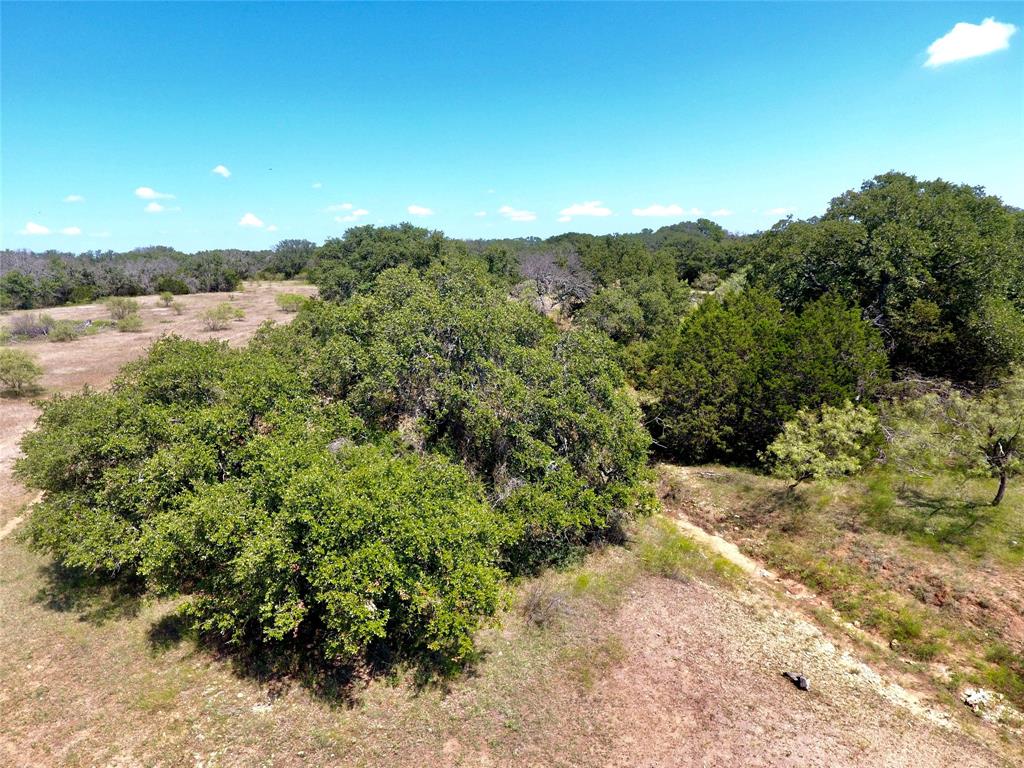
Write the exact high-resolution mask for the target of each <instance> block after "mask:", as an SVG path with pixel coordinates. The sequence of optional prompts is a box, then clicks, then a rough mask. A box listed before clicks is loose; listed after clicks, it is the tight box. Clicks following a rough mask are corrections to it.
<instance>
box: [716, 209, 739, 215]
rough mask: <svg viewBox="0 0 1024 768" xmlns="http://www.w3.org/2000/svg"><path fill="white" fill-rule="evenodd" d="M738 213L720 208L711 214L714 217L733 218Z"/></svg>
mask: <svg viewBox="0 0 1024 768" xmlns="http://www.w3.org/2000/svg"><path fill="white" fill-rule="evenodd" d="M734 213H736V211H730V210H729V209H728V208H718V209H716V210H714V211H712V212H711V215H712V216H732V215H733V214H734Z"/></svg>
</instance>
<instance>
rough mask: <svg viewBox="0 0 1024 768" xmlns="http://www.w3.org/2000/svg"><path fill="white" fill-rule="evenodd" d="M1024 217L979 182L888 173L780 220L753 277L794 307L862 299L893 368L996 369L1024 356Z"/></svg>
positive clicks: (986, 372) (980, 373) (959, 372)
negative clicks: (815, 216) (831, 298)
mask: <svg viewBox="0 0 1024 768" xmlns="http://www.w3.org/2000/svg"><path fill="white" fill-rule="evenodd" d="M1018 221H1019V214H1015V212H1014V211H1013V209H1010V208H1009V207H1007V206H1005V205H1003V204H1002V202H1001V201H1000V200H999V199H998V198H996V197H992V196H989V195H985V193H984V190H983V189H981V188H980V187H969V186H966V185H955V184H950V183H948V182H945V181H941V180H938V181H919V180H918V179H916V178H914V177H913V176H908V175H905V174H900V173H888V174H884V175H881V176H877V177H875V178H874V179H872V180H870V181H867V182H865V183H864V184H863V185H862V186H861V189H860V190H859V191H849V192H847V193H845V194H844V195H841V196H840V197H837V198H835V199H834V200H833V201H832V203H831V204H830V206H829V208H828V211H827V212H826V214H825V216H824V217H822V218H821V219H820V220H815V221H806V222H792V221H786V222H781V223H780V224H778V225H776V227H774V228H773V229H772V230H771V231H770V232H768V233H766V234H765V235H764V236H763V237H762V238H761V239H760V241H759V242H758V244H757V246H756V249H755V251H756V252H755V257H754V259H753V267H752V271H751V275H752V277H753V279H754V281H755V282H759V283H761V284H763V285H765V286H767V287H768V288H770V289H771V290H772V291H773V292H774V293H775V295H776V296H778V298H779V299H780V300H781V301H782V303H783V305H784V306H786V307H788V308H791V309H799V308H800V307H803V306H804V305H806V304H807V303H808V302H811V301H813V300H815V299H816V298H818V297H819V296H821V295H823V294H824V293H826V292H833V293H836V294H838V295H840V296H842V297H843V298H845V299H846V300H847V301H850V302H852V303H854V304H855V305H857V306H859V307H860V308H861V310H862V311H863V313H864V315H865V316H866V317H867V318H869V319H870V320H871V322H872V323H873V324H875V325H876V326H877V327H878V328H879V329H880V330H881V331H882V333H883V336H884V338H885V339H886V342H887V346H888V349H889V352H890V355H891V359H892V361H893V363H894V364H895V365H909V366H912V367H914V368H915V369H917V370H918V371H921V372H923V373H927V374H941V375H948V376H954V377H959V378H968V379H977V378H982V379H986V378H992V377H993V376H997V375H999V374H1000V373H1001V372H1005V370H1006V369H1007V367H1008V366H1009V365H1010V364H1012V363H1013V362H1014V361H1021V360H1024V314H1022V313H1024V301H1022V298H1021V288H1020V285H1021V281H1022V280H1024V268H1022V266H1021V265H1022V264H1024V239H1022V238H1020V236H1019V233H1018V231H1017V222H1018Z"/></svg>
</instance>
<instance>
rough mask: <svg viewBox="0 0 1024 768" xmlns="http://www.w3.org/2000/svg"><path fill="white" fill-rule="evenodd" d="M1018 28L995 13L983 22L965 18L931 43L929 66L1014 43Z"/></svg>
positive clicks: (966, 57) (992, 51) (991, 50)
mask: <svg viewBox="0 0 1024 768" xmlns="http://www.w3.org/2000/svg"><path fill="white" fill-rule="evenodd" d="M1016 32H1017V27H1015V26H1014V25H1013V24H1004V23H1003V22H1001V21H996V20H995V19H994V18H992V17H991V16H990V17H989V18H987V19H985V20H984V21H983V22H981V24H970V23H968V22H966V21H961V22H958V23H956V24H954V25H953V28H952V29H951V30H949V32H947V33H946V34H944V35H943V36H942V37H940V38H939V39H938V40H936V41H935V42H934V43H932V44H931V45H929V46H928V61H926V62H925V63H924V65H925V66H926V67H932V68H935V67H941V66H942V65H943V64H949V63H950V62H954V61H962V60H963V59H973V58H975V57H976V56H986V55H987V54H990V53H995V52H996V51H1003V50H1006V49H1007V48H1009V47H1010V38H1011V37H1012V36H1013V35H1014V34H1015V33H1016Z"/></svg>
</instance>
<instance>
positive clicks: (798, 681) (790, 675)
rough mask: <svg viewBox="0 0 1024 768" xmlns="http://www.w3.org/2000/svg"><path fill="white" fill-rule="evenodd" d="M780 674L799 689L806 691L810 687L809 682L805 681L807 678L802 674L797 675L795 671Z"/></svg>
mask: <svg viewBox="0 0 1024 768" xmlns="http://www.w3.org/2000/svg"><path fill="white" fill-rule="evenodd" d="M782 676H783V677H784V678H786V679H787V680H789V681H790V682H791V683H793V685H795V686H796V687H797V688H799V689H800V690H801V691H808V690H810V688H811V684H810V683H809V682H807V678H806V677H804V676H803V675H798V674H797V673H796V672H783V673H782Z"/></svg>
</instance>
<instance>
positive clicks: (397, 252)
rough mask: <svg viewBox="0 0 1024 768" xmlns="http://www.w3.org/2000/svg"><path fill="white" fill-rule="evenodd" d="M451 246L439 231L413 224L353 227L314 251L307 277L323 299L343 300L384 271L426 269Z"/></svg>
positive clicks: (367, 284)
mask: <svg viewBox="0 0 1024 768" xmlns="http://www.w3.org/2000/svg"><path fill="white" fill-rule="evenodd" d="M450 247H451V245H450V243H448V242H446V240H445V237H444V235H443V234H442V233H441V232H431V231H429V230H426V229H423V228H422V227H414V226H413V225H412V224H407V223H406V224H399V225H395V226H389V227H375V226H373V225H366V226H363V227H352V228H351V229H349V230H348V231H346V232H345V234H344V236H342V237H340V238H339V237H335V238H330V239H328V240H327V241H326V242H325V243H324V244H323V245H321V246H320V247H319V248H317V249H316V252H315V255H314V264H315V266H314V267H313V269H312V270H311V271H310V278H311V279H312V281H313V282H314V283H316V286H317V288H319V289H320V295H321V296H322V297H323V298H325V299H346V298H348V297H349V296H351V295H352V294H353V293H354V292H356V291H358V290H363V289H365V288H366V287H368V286H369V285H370V284H371V283H372V282H373V280H374V278H376V276H377V275H378V274H379V273H380V272H382V271H383V270H385V269H390V268H391V267H397V266H399V265H404V266H408V267H411V268H412V269H416V270H423V269H426V267H428V266H429V265H430V264H431V263H432V262H435V261H440V260H441V257H442V255H444V254H445V253H446V251H447V250H448V249H449V248H450Z"/></svg>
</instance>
